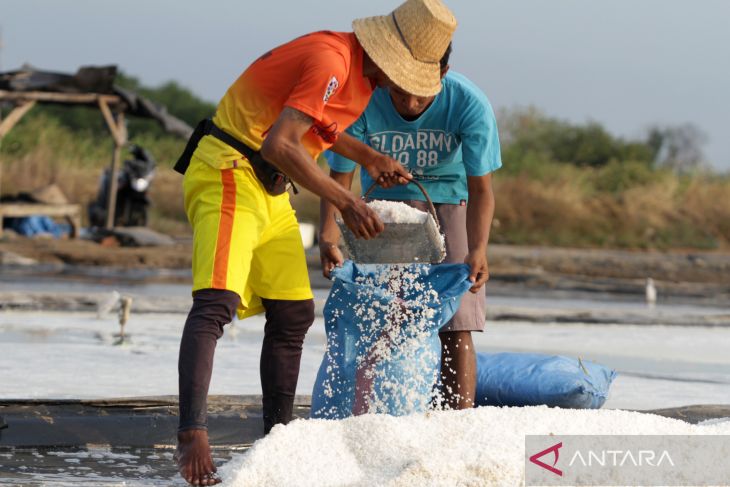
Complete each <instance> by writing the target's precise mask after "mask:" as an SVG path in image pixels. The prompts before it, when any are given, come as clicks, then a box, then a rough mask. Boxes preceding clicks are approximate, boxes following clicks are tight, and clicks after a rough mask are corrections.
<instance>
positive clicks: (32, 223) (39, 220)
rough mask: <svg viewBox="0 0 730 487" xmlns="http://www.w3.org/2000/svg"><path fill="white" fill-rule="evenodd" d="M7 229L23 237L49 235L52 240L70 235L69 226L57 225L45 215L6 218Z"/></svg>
mask: <svg viewBox="0 0 730 487" xmlns="http://www.w3.org/2000/svg"><path fill="white" fill-rule="evenodd" d="M7 220H9V221H8V222H7V226H8V228H10V229H12V230H13V231H15V232H16V233H17V234H18V235H22V236H24V237H34V236H36V235H39V234H50V235H53V237H54V238H61V237H63V236H64V235H68V234H69V233H71V227H70V225H64V224H59V223H56V222H54V221H53V220H51V219H50V218H49V217H47V216H45V215H32V216H27V217H21V218H8V219H7Z"/></svg>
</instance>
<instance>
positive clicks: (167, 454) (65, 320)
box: [0, 281, 730, 486]
mask: <svg viewBox="0 0 730 487" xmlns="http://www.w3.org/2000/svg"><path fill="white" fill-rule="evenodd" d="M11 289H12V290H13V291H19V292H23V291H24V290H27V291H30V292H39V291H42V292H50V293H58V294H59V295H62V293H63V292H75V293H82V294H83V293H85V292H88V293H89V296H92V295H93V294H94V293H100V292H101V293H110V292H111V291H112V290H113V289H118V290H119V291H120V293H122V294H125V295H126V294H128V295H132V296H134V297H135V299H136V301H135V302H134V303H137V304H140V307H141V303H142V300H143V297H146V298H147V299H148V301H149V300H152V301H154V300H155V299H160V300H161V299H169V298H170V297H171V296H175V297H177V298H176V299H178V300H177V301H170V302H169V303H172V305H174V306H173V307H174V308H175V309H176V311H175V312H167V313H160V312H154V313H153V312H140V311H139V308H138V310H137V311H135V307H134V306H135V304H134V303H133V306H132V315H131V318H130V320H129V322H128V324H127V326H126V329H125V332H126V335H127V339H126V341H125V342H124V343H122V344H118V342H119V338H118V336H117V335H118V332H119V324H118V320H117V317H116V314H115V313H109V314H106V315H98V314H97V313H96V312H81V311H78V312H68V311H3V312H2V313H0V376H2V381H3V387H2V388H0V399H6V400H7V399H49V398H56V399H59V398H67V399H84V398H86V399H92V398H118V397H139V396H161V395H175V394H176V393H177V354H178V345H179V340H180V333H181V330H182V326H183V323H184V321H185V317H186V306H187V305H186V304H185V303H186V302H187V301H186V300H187V299H188V296H189V294H188V290H187V287H186V286H184V285H174V284H151V285H145V286H134V285H128V286H122V287H120V286H118V285H117V286H116V287H114V286H113V285H111V284H110V285H98V286H89V285H88V284H84V283H72V282H69V283H64V282H62V281H56V282H54V281H49V282H44V283H42V284H41V283H32V282H31V283H23V282H20V283H17V284H15V283H13V284H4V285H3V284H2V283H0V290H5V291H8V290H11ZM315 294H316V298H317V300H319V302H320V303H321V301H322V300H323V299H324V298H325V297H326V295H327V291H326V290H321V289H320V290H316V292H315ZM89 299H91V297H90V298H89ZM94 299H96V298H94ZM169 303H168V304H169ZM180 303H182V305H180ZM488 303H489V305H490V306H491V307H493V308H496V307H502V308H504V309H512V308H515V307H527V308H531V309H533V310H534V311H537V312H540V311H541V310H545V311H550V310H556V309H570V310H574V311H576V312H579V313H582V312H584V311H588V310H594V311H595V310H604V311H611V312H617V311H618V312H619V314H620V312H624V311H625V312H632V313H633V312H643V311H644V310H645V307H644V306H643V305H642V304H641V303H639V302H636V301H633V302H622V301H617V300H613V301H610V300H606V299H601V300H600V301H594V300H590V299H580V300H575V299H573V300H571V299H566V300H558V299H550V298H535V299H532V298H531V299H521V298H516V297H512V296H509V297H501V296H490V297H489V298H488ZM166 307H169V306H168V305H166ZM726 314H727V310H724V309H722V308H710V307H698V306H693V305H691V304H687V303H684V304H681V305H675V306H672V305H663V306H659V307H658V308H657V310H656V314H655V315H654V318H655V321H656V322H658V324H653V325H646V324H645V325H629V324H620V323H601V324H597V323H555V322H552V323H551V322H548V323H535V322H527V321H496V322H494V321H489V322H488V324H487V329H486V332H485V333H483V334H475V335H474V342H475V346H476V348H477V350H478V351H482V352H502V351H512V352H521V351H523V352H540V353H551V354H553V353H554V354H563V355H568V356H571V357H581V358H582V359H584V360H590V361H595V362H598V363H601V364H604V365H606V366H609V367H612V368H615V369H616V370H617V371H618V373H619V375H618V377H617V378H616V380H615V381H614V383H613V385H612V387H611V391H610V395H609V397H608V401H607V402H606V404H605V406H604V408H603V409H602V410H600V411H575V410H556V409H547V408H519V409H514V408H513V409H497V408H479V409H476V410H472V411H465V412H448V413H443V412H435V413H428V414H425V415H415V416H409V417H402V418H391V417H387V416H375V415H366V416H362V417H357V418H351V419H347V420H345V421H341V422H332V421H320V420H317V421H314V420H298V421H296V422H294V423H292V424H291V425H290V426H288V427H286V428H279V427H277V428H276V429H275V430H274V432H273V433H272V434H271V435H270V436H268V437H266V438H265V439H263V440H259V441H257V442H256V443H255V444H254V446H253V448H251V449H250V450H248V451H245V452H243V451H240V450H239V452H236V450H235V449H231V448H225V449H217V450H215V451H214V458H215V460H216V463H217V464H218V465H219V467H220V470H221V472H222V473H223V475H224V478H225V479H226V480H227V484H226V485H231V486H238V485H241V486H243V485H245V486H249V485H251V486H255V485H282V486H284V485H287V486H288V485H318V486H321V485H333V486H334V485H352V486H357V485H388V486H410V485H418V486H423V485H444V484H447V485H456V484H458V483H459V482H461V485H500V486H501V485H520V484H521V483H522V477H521V476H522V475H524V473H523V472H524V459H523V458H522V456H521V455H522V448H523V446H522V445H524V435H525V434H526V433H530V434H541V433H545V432H547V431H548V430H547V429H546V428H548V426H546V425H549V430H550V431H552V432H555V433H556V434H570V433H608V434H619V433H624V432H632V433H634V434H635V433H646V434H661V433H671V434H730V423H728V422H727V420H724V419H719V420H714V421H713V422H712V423H714V424H706V425H704V426H692V425H689V424H688V423H685V422H681V421H677V420H671V419H667V418H662V417H659V416H654V415H646V414H639V413H631V412H627V411H618V410H617V409H631V410H648V409H657V408H668V407H679V406H686V405H689V404H730V356H729V355H728V354H727V352H726V350H727V344H728V343H730V327H724V326H714V327H710V326H694V325H688V326H679V325H677V324H676V323H677V320H674V322H673V323H674V324H672V325H671V326H670V325H667V324H661V317H662V316H673V317H677V316H680V317H681V316H685V315H687V316H700V315H702V316H723V315H726ZM691 321H692V320H690V321H688V322H691ZM680 322H681V320H680ZM263 324H264V320H263V317H261V316H259V317H254V318H251V319H248V320H245V321H241V322H236V323H234V324H233V325H229V326H228V327H227V330H226V333H225V335H224V337H223V338H222V339H221V340H220V342H219V346H218V351H217V354H216V367H215V369H214V374H213V381H212V384H211V391H210V392H211V394H214V395H228V394H230V395H241V394H258V393H259V391H260V383H259V377H258V361H259V349H260V344H261V339H262V335H263ZM325 343H326V335H325V328H324V323H323V319H322V318H321V317H318V318H317V319H316V320H315V323H314V325H313V327H312V329H311V330H310V332H309V334H308V335H307V338H306V341H305V347H304V355H303V359H302V367H301V375H300V380H299V387H298V390H297V392H298V394H301V395H309V394H311V392H312V386H313V384H314V381H315V377H316V373H317V369H318V367H319V365H320V362H321V360H322V356H323V354H324V351H325ZM708 423H710V422H708ZM446 431H454V432H455V433H454V434H455V437H458V438H468V441H461V442H457V443H454V442H447V441H446V440H445V439H444V437H445V436H444V435H445V434H446V433H445V432H446ZM292 445H295V447H292ZM447 445H450V446H447ZM322 449H325V450H326V451H322ZM172 452H173V450H172V449H171V447H170V446H162V445H161V446H158V447H157V448H152V447H149V448H146V447H144V448H139V447H126V448H124V447H109V446H107V447H104V446H95V445H87V446H86V447H74V448H69V447H67V448H50V449H48V448H15V449H11V450H8V449H2V450H0V465H3V466H4V467H3V468H2V469H0V470H3V471H4V472H7V473H6V474H5V476H4V475H0V483H10V484H13V485H79V484H81V485H105V486H106V485H109V486H111V485H114V486H116V485H125V486H130V485H131V486H138V485H139V486H141V485H159V486H162V485H185V483H184V482H183V481H182V479H180V478H179V477H178V476H177V473H176V470H175V465H174V462H173V460H172ZM272 452H277V456H278V457H279V458H281V459H282V460H281V461H278V462H271V461H270V458H271V454H272ZM457 459H458V461H457ZM458 462H461V463H458ZM456 464H458V465H459V467H458V468H457V467H454V465H456ZM293 478H295V479H296V480H297V481H296V482H294V483H293V484H292V482H291V480H292V479H293Z"/></svg>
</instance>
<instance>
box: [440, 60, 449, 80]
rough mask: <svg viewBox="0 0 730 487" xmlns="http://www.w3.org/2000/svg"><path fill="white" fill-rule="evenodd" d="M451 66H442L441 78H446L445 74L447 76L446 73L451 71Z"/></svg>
mask: <svg viewBox="0 0 730 487" xmlns="http://www.w3.org/2000/svg"><path fill="white" fill-rule="evenodd" d="M450 67H451V66H449V65H448V64H447V65H446V66H444V67H443V68H441V79H444V76H446V73H448V72H449V68H450Z"/></svg>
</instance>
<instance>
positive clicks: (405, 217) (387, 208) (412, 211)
mask: <svg viewBox="0 0 730 487" xmlns="http://www.w3.org/2000/svg"><path fill="white" fill-rule="evenodd" d="M368 206H369V207H370V209H372V210H373V211H374V212H375V213H377V215H378V217H380V219H381V220H382V221H383V223H425V222H426V219H427V218H428V217H429V216H430V215H429V214H428V213H426V212H425V211H421V210H419V209H417V208H413V207H412V206H408V205H407V204H405V203H402V202H400V201H385V200H373V201H370V202H369V203H368ZM431 218H433V217H431Z"/></svg>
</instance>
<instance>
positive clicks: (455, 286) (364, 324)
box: [311, 261, 472, 419]
mask: <svg viewBox="0 0 730 487" xmlns="http://www.w3.org/2000/svg"><path fill="white" fill-rule="evenodd" d="M332 274H333V276H334V278H335V281H334V284H333V285H332V290H331V291H330V294H329V297H328V298H327V303H326V304H325V307H324V318H325V331H326V333H327V350H326V352H325V355H324V358H323V359H322V364H321V365H320V368H319V372H318V374H317V379H316V381H315V383H314V390H313V391H312V409H311V416H312V417H313V418H329V419H341V418H345V417H348V416H352V415H353V413H356V414H361V413H364V412H369V413H387V414H392V415H405V414H411V413H415V412H419V411H425V410H426V409H427V408H428V406H429V404H430V402H431V398H432V393H433V387H434V385H435V384H436V380H437V379H438V372H439V367H440V362H441V345H440V342H439V338H438V330H439V328H441V327H442V326H443V325H444V324H445V323H446V322H447V321H448V320H449V319H451V317H452V316H453V315H454V313H455V312H456V310H457V308H458V306H459V302H460V301H461V296H462V295H463V294H464V293H465V292H466V291H467V290H468V289H469V288H470V287H471V285H472V283H471V282H470V281H469V279H468V277H469V267H468V266H467V265H465V264H440V265H436V266H431V265H429V264H410V265H399V266H395V265H376V264H355V263H353V262H351V261H346V262H345V263H344V265H343V266H342V267H341V268H337V269H335V270H334V271H333V272H332Z"/></svg>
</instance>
